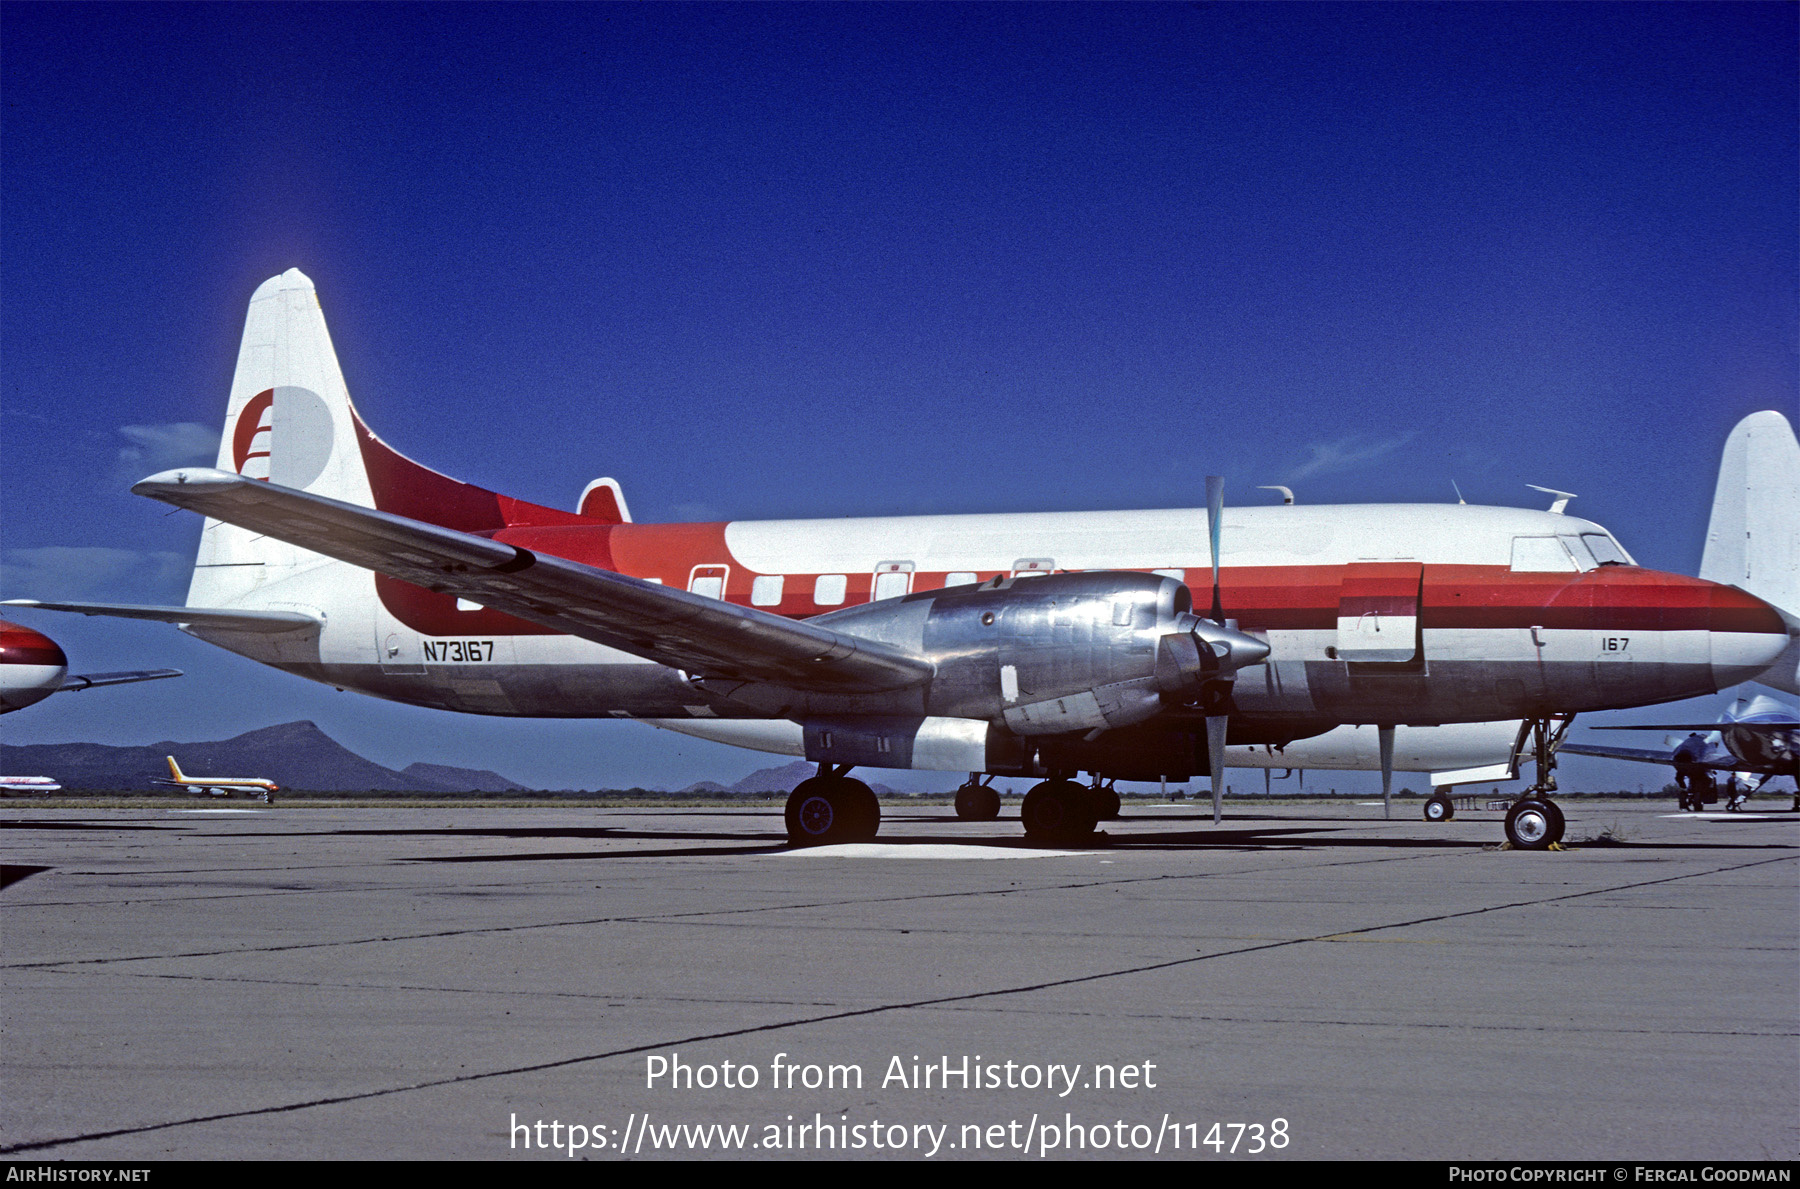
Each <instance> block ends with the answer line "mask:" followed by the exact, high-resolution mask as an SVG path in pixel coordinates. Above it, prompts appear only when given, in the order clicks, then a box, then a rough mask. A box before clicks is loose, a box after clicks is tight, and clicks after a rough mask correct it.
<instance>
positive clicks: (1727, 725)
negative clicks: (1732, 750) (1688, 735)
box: [1594, 722, 1800, 731]
mask: <svg viewBox="0 0 1800 1189" xmlns="http://www.w3.org/2000/svg"><path fill="white" fill-rule="evenodd" d="M1796 728H1800V723H1796V722H1666V723H1660V722H1659V723H1644V724H1641V725H1637V726H1629V727H1595V728H1594V729H1595V730H1596V731H1792V730H1795V729H1796Z"/></svg>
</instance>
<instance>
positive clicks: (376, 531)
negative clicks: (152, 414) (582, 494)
mask: <svg viewBox="0 0 1800 1189" xmlns="http://www.w3.org/2000/svg"><path fill="white" fill-rule="evenodd" d="M131 490H132V491H134V492H136V493H137V494H138V495H144V496H149V497H150V498H151V499H157V500H161V501H163V502H164V503H168V504H174V505H175V506H176V507H178V508H188V509H191V510H192V511H195V512H199V513H202V514H203V515H206V516H211V517H212V518H214V519H215V520H222V521H225V522H226V523H228V524H235V525H238V526H240V527H242V528H247V529H250V530H252V531H254V532H260V533H266V534H268V535H269V536H271V537H274V538H276V539H277V540H281V541H287V542H289V543H290V544H294V545H298V546H300V547H301V548H303V549H309V550H311V551H313V552H314V553H321V554H324V555H325V556H326V557H334V558H337V559H338V560H339V561H345V562H349V563H350V564H351V565H355V566H361V567H363V568H364V569H368V570H375V571H378V572H380V573H383V574H387V575H390V576H391V577H394V578H399V579H401V580H403V581H406V582H411V583H414V584H415V585H418V586H423V587H426V588H427V589H430V590H435V591H441V592H444V593H447V594H454V595H456V596H457V597H459V598H466V599H469V600H471V601H473V602H477V603H481V604H482V605H484V606H487V607H492V608H494V609H495V610H498V611H505V612H507V613H508V614H510V615H516V616H518V617H519V618H520V619H528V620H531V621H532V622H534V623H540V624H543V625H544V626H546V627H550V628H554V629H556V630H557V631H560V632H567V633H568V634H569V635H572V636H579V637H581V638H582V639H585V640H592V641H594V642H596V643H599V644H604V645H606V646H608V647H610V648H617V649H619V650H620V651H623V652H629V653H631V654H633V655H634V656H641V657H644V658H646V659H647V660H652V661H657V662H659V663H661V664H664V665H669V666H671V667H673V668H677V669H682V670H685V671H687V672H690V673H697V674H703V675H705V676H708V677H722V678H737V679H742V680H746V681H765V682H771V683H774V684H777V685H785V686H790V687H794V688H800V689H811V690H819V691H827V692H836V693H858V692H874V691H877V690H891V689H899V688H902V687H904V686H908V685H915V684H918V683H919V682H922V681H924V680H926V679H927V678H929V677H930V676H931V674H932V672H933V666H932V664H931V662H929V661H927V660H924V659H923V658H920V657H915V656H911V655H909V654H907V653H904V652H902V651H900V650H898V649H895V648H892V647H890V646H888V645H885V644H881V643H877V642H876V641H873V640H867V639H863V638H861V637H858V636H853V635H850V634H848V633H845V632H841V631H837V630H835V629H832V628H829V627H825V626H823V625H820V624H815V623H804V622H798V621H795V620H790V619H784V618H782V617H781V616H779V615H771V614H769V613H768V612H766V611H759V610H757V609H756V608H754V607H739V606H735V605H733V604H731V603H725V602H721V601H719V600H717V599H710V598H707V597H705V596H704V595H697V594H691V593H689V592H688V591H685V590H673V589H670V588H669V587H666V586H660V585H658V584H656V583H654V582H645V581H643V580H642V579H640V578H631V577H627V576H626V575H624V574H615V573H613V572H612V571H610V570H602V569H597V568H595V567H593V566H585V565H582V564H581V563H579V562H573V561H569V560H567V559H565V558H559V557H547V556H543V555H540V554H536V553H533V552H531V551H530V550H528V549H521V548H519V547H518V546H516V545H507V544H504V543H502V542H499V541H494V540H490V539H488V538H487V537H481V536H476V535H474V534H472V533H464V532H458V531H456V530H455V529H448V528H442V527H440V526H438V525H435V524H427V523H425V522H423V521H419V520H411V519H408V518H406V517H404V516H396V515H394V514H393V513H391V512H381V511H377V510H375V509H373V508H364V507H360V506H358V505H356V504H347V503H343V502H341V501H339V500H334V499H328V498H326V497H325V496H320V495H312V494H310V493H308V492H304V491H296V490H294V489H293V488H289V487H282V486H279V485H277V484H274V483H268V482H264V481H261V480H256V479H246V478H244V477H243V476H242V475H234V474H232V473H230V472H228V471H217V470H212V469H210V468H201V467H184V468H181V469H179V470H174V471H164V472H163V473H161V474H159V475H152V476H151V477H150V478H148V479H145V480H144V481H143V482H141V483H138V484H137V485H135V486H134V487H132V489H131Z"/></svg>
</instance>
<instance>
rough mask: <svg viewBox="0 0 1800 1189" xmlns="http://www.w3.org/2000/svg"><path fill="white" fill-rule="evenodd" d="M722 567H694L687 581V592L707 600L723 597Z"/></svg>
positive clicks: (724, 570)
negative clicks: (702, 596)
mask: <svg viewBox="0 0 1800 1189" xmlns="http://www.w3.org/2000/svg"><path fill="white" fill-rule="evenodd" d="M726 573H727V569H726V567H724V566H695V567H694V572H693V576H692V577H690V578H689V579H688V590H689V591H691V592H693V593H694V594H697V595H704V596H705V597H706V598H709V599H723V598H724V597H725V575H726Z"/></svg>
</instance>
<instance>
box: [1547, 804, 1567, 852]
mask: <svg viewBox="0 0 1800 1189" xmlns="http://www.w3.org/2000/svg"><path fill="white" fill-rule="evenodd" d="M1544 808H1546V809H1548V810H1549V811H1550V845H1551V846H1555V845H1556V844H1557V843H1559V842H1561V841H1562V840H1563V832H1564V830H1565V829H1567V827H1568V824H1569V823H1568V820H1567V819H1566V818H1564V817H1563V811H1562V806H1560V805H1558V804H1557V803H1556V802H1554V801H1552V800H1551V799H1550V798H1548V797H1545V798H1544Z"/></svg>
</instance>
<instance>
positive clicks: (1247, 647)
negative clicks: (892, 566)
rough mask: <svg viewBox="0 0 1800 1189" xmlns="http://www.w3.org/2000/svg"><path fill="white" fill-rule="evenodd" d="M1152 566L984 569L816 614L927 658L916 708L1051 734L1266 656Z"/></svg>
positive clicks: (1106, 722) (1100, 726) (1179, 696)
mask: <svg viewBox="0 0 1800 1189" xmlns="http://www.w3.org/2000/svg"><path fill="white" fill-rule="evenodd" d="M1192 603H1193V599H1192V596H1191V595H1190V594H1189V592H1188V589H1187V587H1186V586H1185V585H1183V584H1182V583H1180V582H1178V581H1176V580H1175V579H1173V578H1167V577H1162V576H1159V575H1155V574H1136V573H1120V572H1115V571H1095V572H1090V573H1081V574H1052V575H1047V576H1045V577H1041V578H996V579H992V580H990V581H987V582H982V583H979V584H975V585H970V586H957V587H950V588H948V589H944V590H935V591H922V592H920V593H918V594H914V595H908V596H906V597H904V598H900V599H890V600H886V601H883V602H879V603H870V604H868V605H866V606H862V607H853V608H847V609H845V610H843V611H837V612H833V613H831V614H829V615H824V616H820V617H819V618H820V621H821V622H828V623H830V624H831V625H832V626H833V627H836V628H839V629H842V630H844V631H847V632H853V633H855V634H857V635H860V636H867V637H869V638H871V639H876V640H880V641H882V642H884V643H888V644H893V645H896V646H898V647H900V648H904V649H906V650H907V651H909V652H913V653H916V654H918V655H921V656H924V657H927V658H929V659H930V660H932V661H933V662H934V663H935V664H936V666H937V673H936V675H935V676H934V677H933V679H932V681H931V685H930V688H929V690H928V691H927V693H926V706H925V713H926V714H928V715H932V716H941V717H945V718H961V719H979V720H984V721H987V722H990V723H994V724H997V725H999V724H1003V725H1004V726H1005V727H1006V728H1008V729H1009V730H1011V731H1012V732H1014V733H1015V734H1019V735H1063V734H1070V733H1073V732H1092V731H1104V730H1111V729H1114V728H1117V727H1124V726H1130V725H1132V724H1134V723H1140V722H1144V721H1145V720H1147V719H1149V718H1152V717H1154V716H1155V715H1156V714H1158V713H1159V712H1160V711H1162V710H1163V709H1164V708H1165V707H1166V706H1167V705H1168V704H1169V703H1170V702H1171V701H1181V700H1184V699H1188V698H1195V697H1199V696H1201V695H1202V693H1203V692H1204V691H1205V690H1206V689H1207V687H1208V686H1209V685H1216V684H1217V683H1218V682H1219V680H1220V679H1221V678H1224V679H1229V676H1230V675H1231V673H1234V672H1235V671H1236V669H1237V668H1240V667H1242V666H1243V665H1245V664H1254V663H1256V662H1257V661H1260V660H1261V659H1262V658H1263V657H1264V656H1266V655H1267V654H1268V648H1267V646H1266V645H1264V644H1263V643H1262V642H1260V641H1258V640H1254V639H1252V638H1250V637H1247V636H1244V635H1241V634H1240V633H1237V632H1234V631H1230V630H1228V629H1226V628H1223V627H1219V626H1217V625H1215V624H1212V623H1211V622H1209V621H1206V620H1202V619H1199V618H1197V617H1196V616H1194V615H1193V614H1192V613H1191V607H1192Z"/></svg>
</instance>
